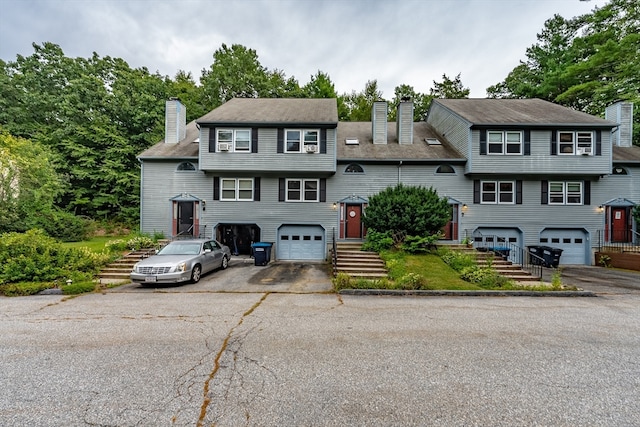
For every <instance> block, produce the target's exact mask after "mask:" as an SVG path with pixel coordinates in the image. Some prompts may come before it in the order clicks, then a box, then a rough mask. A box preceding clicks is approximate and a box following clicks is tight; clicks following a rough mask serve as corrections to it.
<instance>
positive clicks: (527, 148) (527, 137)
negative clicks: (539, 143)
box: [524, 130, 531, 156]
mask: <svg viewBox="0 0 640 427" xmlns="http://www.w3.org/2000/svg"><path fill="white" fill-rule="evenodd" d="M524 155H525V156H530V155H531V131H530V130H525V131H524Z"/></svg>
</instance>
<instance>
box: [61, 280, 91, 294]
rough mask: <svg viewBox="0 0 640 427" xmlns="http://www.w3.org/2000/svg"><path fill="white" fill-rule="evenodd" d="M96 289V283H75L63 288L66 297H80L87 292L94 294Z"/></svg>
mask: <svg viewBox="0 0 640 427" xmlns="http://www.w3.org/2000/svg"><path fill="white" fill-rule="evenodd" d="M95 289H96V283H95V282H94V281H92V280H91V281H86V280H85V281H81V282H73V283H71V284H69V285H63V286H62V293H63V294H65V295H78V294H84V293H86V292H93V291H95Z"/></svg>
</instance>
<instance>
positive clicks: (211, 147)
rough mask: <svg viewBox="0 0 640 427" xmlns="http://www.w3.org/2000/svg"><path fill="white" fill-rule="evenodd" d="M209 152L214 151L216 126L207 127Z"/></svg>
mask: <svg viewBox="0 0 640 427" xmlns="http://www.w3.org/2000/svg"><path fill="white" fill-rule="evenodd" d="M209 152H210V153H215V152H216V128H209Z"/></svg>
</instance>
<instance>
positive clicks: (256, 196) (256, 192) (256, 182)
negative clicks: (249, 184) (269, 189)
mask: <svg viewBox="0 0 640 427" xmlns="http://www.w3.org/2000/svg"><path fill="white" fill-rule="evenodd" d="M253 201H254V202H259V201H260V177H259V176H256V177H255V178H253Z"/></svg>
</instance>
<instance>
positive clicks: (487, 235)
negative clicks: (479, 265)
mask: <svg viewBox="0 0 640 427" xmlns="http://www.w3.org/2000/svg"><path fill="white" fill-rule="evenodd" d="M473 240H474V242H478V243H477V244H476V245H475V246H477V247H482V246H485V247H505V246H507V247H508V245H507V243H511V244H513V245H516V246H519V247H522V239H521V233H520V230H518V229H517V228H498V227H496V228H492V227H478V228H477V229H476V231H475V232H474V233H473ZM515 257H516V254H515V253H512V254H510V256H509V259H510V260H511V261H515V260H516V259H515Z"/></svg>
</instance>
